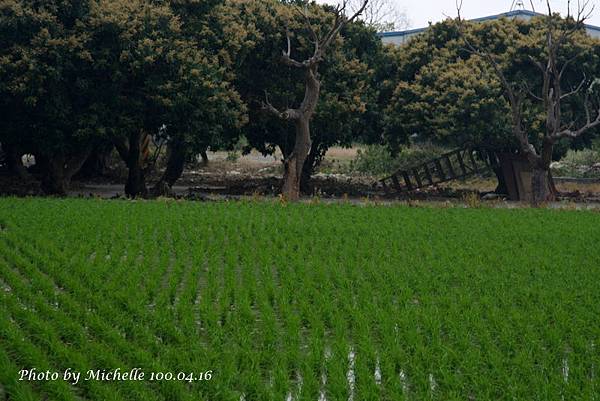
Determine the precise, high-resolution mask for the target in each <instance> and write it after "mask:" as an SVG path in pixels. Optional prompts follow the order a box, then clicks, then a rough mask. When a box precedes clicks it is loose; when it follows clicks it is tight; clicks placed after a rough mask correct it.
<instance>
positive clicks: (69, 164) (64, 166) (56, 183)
mask: <svg viewBox="0 0 600 401" xmlns="http://www.w3.org/2000/svg"><path fill="white" fill-rule="evenodd" d="M90 152H91V147H88V148H85V149H83V150H81V151H78V152H76V153H73V154H71V155H70V156H69V157H67V156H66V155H65V154H64V152H58V153H55V154H52V155H46V154H44V153H41V152H40V153H37V154H36V155H35V160H36V164H38V163H39V165H40V167H41V172H42V190H43V191H44V193H46V194H48V195H59V196H65V195H66V194H67V190H68V188H69V185H70V184H71V179H72V178H73V176H74V175H75V174H76V173H77V172H78V171H79V170H80V169H81V166H82V165H83V163H85V161H86V159H87V158H88V157H89V155H90Z"/></svg>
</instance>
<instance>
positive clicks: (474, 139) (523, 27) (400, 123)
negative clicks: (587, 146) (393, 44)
mask: <svg viewBox="0 0 600 401" xmlns="http://www.w3.org/2000/svg"><path fill="white" fill-rule="evenodd" d="M563 23H566V22H563ZM464 34H465V35H466V36H468V40H469V42H470V43H471V44H472V46H473V47H475V48H481V49H486V51H487V52H489V54H493V55H494V58H495V59H496V60H498V63H499V65H501V68H502V70H503V71H505V74H506V76H507V77H510V79H511V80H513V81H515V82H519V83H520V85H522V88H523V90H524V91H526V92H529V91H530V90H531V89H532V88H537V87H539V85H540V78H539V70H538V69H537V68H536V67H535V66H534V65H533V63H532V62H531V58H539V57H543V54H544V52H545V49H543V48H542V47H540V43H543V41H544V39H543V38H544V36H545V34H546V24H545V20H544V19H543V18H534V19H533V20H531V21H524V20H519V19H510V20H509V19H501V20H497V21H490V22H486V23H465V24H464ZM572 39H573V40H572V41H571V42H570V44H568V45H566V46H565V47H564V48H563V49H562V50H563V51H562V53H561V54H560V60H561V62H564V61H566V60H568V59H571V58H573V57H575V59H573V60H574V63H573V65H574V66H575V65H576V66H577V68H573V69H569V70H568V71H566V73H565V77H564V79H565V81H564V82H565V84H567V86H572V85H576V84H579V83H580V82H581V79H582V77H583V76H584V75H585V76H588V77H591V76H593V75H594V73H595V71H597V68H598V64H597V63H598V59H597V57H596V56H594V55H593V54H594V52H595V51H596V50H595V49H597V46H598V45H597V42H596V41H594V40H593V39H592V38H590V37H589V36H587V35H586V34H585V33H584V32H581V31H579V32H576V33H575V34H574V36H573V38H572ZM395 52H396V59H397V63H398V75H397V79H398V84H397V86H396V89H395V90H394V93H393V96H392V101H391V102H390V105H389V107H388V109H387V118H386V130H385V137H386V142H387V143H388V144H389V145H390V147H391V148H392V150H394V151H397V150H398V149H399V147H400V146H402V145H403V144H404V143H406V142H407V141H408V139H409V138H410V137H411V136H418V137H420V138H423V139H427V140H433V141H434V142H438V143H442V144H445V145H450V146H463V145H465V144H474V145H477V146H480V147H488V148H490V149H493V150H496V151H501V152H512V153H514V152H518V151H519V149H520V146H519V143H518V141H517V138H516V137H515V136H514V134H513V132H512V129H511V125H512V119H511V107H510V103H509V101H507V98H506V97H505V96H504V94H505V91H504V87H503V84H502V82H501V80H500V79H499V78H498V76H497V74H496V73H495V71H494V69H493V67H492V65H490V64H489V63H482V62H481V59H480V57H478V56H477V55H476V54H474V53H473V51H471V50H470V49H468V48H467V46H466V45H465V42H464V40H463V38H462V37H461V32H460V29H459V26H458V25H457V24H456V23H455V21H451V20H448V21H445V22H442V23H439V24H436V25H433V26H432V27H430V29H428V30H427V31H426V32H425V33H424V34H422V35H420V36H418V37H416V38H414V39H412V40H411V41H410V44H409V45H407V46H403V47H399V48H397V49H396V50H395ZM523 101H524V102H525V104H526V105H527V107H524V108H523V111H524V112H523V114H522V119H523V124H524V125H525V126H527V127H528V130H529V131H530V132H531V133H532V134H533V133H535V132H539V129H540V128H541V127H542V126H543V124H544V120H545V111H544V109H543V107H540V105H539V104H537V102H536V101H535V99H533V98H532V97H528V98H524V99H523ZM564 106H565V112H567V109H568V110H569V113H571V115H573V116H576V118H582V117H584V114H585V113H584V112H583V108H582V107H578V102H577V101H576V99H570V100H569V102H566V103H565V104H564ZM579 106H581V104H580V103H579ZM592 134H593V133H590V135H592ZM531 140H532V143H534V144H535V145H536V146H539V145H540V144H541V140H540V138H539V137H537V135H531ZM581 140H583V141H587V140H588V138H587V137H584V138H581ZM567 149H568V143H566V142H559V143H557V146H556V147H555V148H554V149H553V156H554V158H555V159H557V158H559V157H560V156H561V155H562V154H564V152H565V151H566V150H567ZM497 173H498V175H499V178H501V174H500V171H498V172H497ZM500 183H501V184H502V182H500ZM499 189H500V188H499Z"/></svg>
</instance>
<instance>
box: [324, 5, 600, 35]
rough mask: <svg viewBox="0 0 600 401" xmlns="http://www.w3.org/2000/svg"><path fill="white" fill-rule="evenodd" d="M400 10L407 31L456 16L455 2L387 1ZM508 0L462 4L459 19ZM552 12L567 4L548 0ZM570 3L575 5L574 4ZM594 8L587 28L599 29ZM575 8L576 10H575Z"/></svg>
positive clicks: (496, 9) (502, 8)
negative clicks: (406, 24)
mask: <svg viewBox="0 0 600 401" xmlns="http://www.w3.org/2000/svg"><path fill="white" fill-rule="evenodd" d="M391 1H394V2H395V3H396V4H397V7H398V8H399V9H401V10H405V12H406V14H407V16H408V18H409V20H410V27H411V28H423V27H426V26H427V24H428V23H429V22H430V21H431V22H439V21H441V20H443V19H444V18H445V15H450V16H452V17H454V16H456V2H455V0H391ZM317 2H319V3H330V4H335V3H337V2H338V0H317ZM512 3H513V1H512V0H463V11H462V13H463V16H464V17H465V18H478V17H486V16H488V15H494V14H499V13H503V12H507V11H509V10H510V7H511V5H512ZM524 3H525V5H526V8H527V9H528V10H530V9H531V5H530V4H531V3H530V1H529V0H524ZM550 3H551V4H552V6H553V8H554V9H555V10H557V11H559V12H561V13H566V9H567V0H551V1H550ZM572 3H574V4H575V5H576V4H577V0H573V1H572ZM591 3H592V4H594V5H595V6H596V10H595V12H594V14H593V16H592V17H591V18H590V20H589V21H588V24H592V25H598V26H600V0H595V1H594V0H592V1H591ZM545 4H546V1H545V0H533V5H534V7H535V9H536V11H538V12H544V11H545V10H546V5H545ZM575 7H576V6H575Z"/></svg>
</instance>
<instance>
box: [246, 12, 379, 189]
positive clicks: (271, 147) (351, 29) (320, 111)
mask: <svg viewBox="0 0 600 401" xmlns="http://www.w3.org/2000/svg"><path fill="white" fill-rule="evenodd" d="M237 4H238V6H239V7H240V9H241V15H243V16H245V23H246V26H248V27H250V28H249V29H248V30H249V32H250V34H249V39H251V43H252V44H253V47H252V48H253V51H252V52H251V53H250V54H248V56H247V57H246V58H244V59H243V60H241V67H240V68H239V70H238V71H239V72H238V74H237V78H236V87H237V88H238V90H239V91H240V94H241V95H242V98H243V99H244V100H245V101H246V103H247V104H248V107H249V109H250V113H249V117H250V121H249V124H248V125H247V126H246V127H245V128H244V134H245V136H246V137H247V139H248V140H249V143H250V146H252V147H254V148H256V149H258V150H259V151H261V152H263V153H264V154H272V153H274V152H275V151H276V150H277V149H280V150H281V153H282V155H283V158H284V160H288V159H289V158H290V156H291V155H292V152H293V148H294V145H295V139H296V135H295V127H294V124H293V123H292V122H291V121H289V120H283V121H282V120H281V119H279V118H277V117H275V118H274V116H273V114H269V113H265V110H264V107H263V106H264V103H265V102H266V100H267V99H265V93H266V94H267V95H268V103H271V104H272V105H275V106H277V108H279V107H285V108H294V107H297V106H298V99H302V96H303V94H304V93H305V89H306V88H305V80H304V79H305V77H304V74H303V73H304V72H303V71H301V69H299V68H294V67H290V66H288V65H285V64H283V63H282V62H281V58H282V50H285V49H287V37H286V31H287V32H288V33H289V37H290V48H291V49H292V57H293V58H295V59H297V60H299V59H303V60H304V59H307V58H310V57H311V56H312V55H313V53H314V47H313V44H312V43H311V40H312V41H313V42H314V40H313V39H312V38H313V36H312V33H311V31H310V27H309V26H307V19H306V18H305V17H304V16H303V15H302V13H304V14H305V15H306V17H307V18H308V19H309V21H310V23H311V26H312V28H313V29H314V31H315V34H317V36H318V37H323V36H324V35H326V34H327V29H328V28H329V27H330V26H331V24H332V23H333V14H332V13H331V11H332V9H331V7H321V6H318V5H315V4H306V3H303V2H299V3H298V4H300V7H307V9H303V8H300V10H305V11H302V13H299V12H298V8H297V7H294V5H288V4H282V3H281V2H278V1H265V2H251V1H243V0H241V1H238V2H237ZM383 54H384V50H383V46H382V44H381V41H380V40H379V38H377V36H376V34H375V31H374V30H373V29H370V28H367V27H365V26H364V24H363V23H361V22H352V23H348V24H346V25H345V26H344V27H342V29H341V37H340V36H338V37H336V38H335V39H334V42H333V45H332V46H331V47H330V48H329V51H328V53H327V55H326V56H325V57H324V59H323V60H322V61H321V62H320V65H319V77H320V81H321V85H320V100H319V102H318V105H317V107H316V109H315V111H314V114H313V116H312V120H311V123H310V128H311V129H310V131H311V132H310V139H311V142H312V146H310V148H309V149H310V150H309V152H308V154H307V156H306V162H305V163H304V164H303V171H302V173H303V174H301V176H302V177H301V178H302V184H303V185H302V187H303V188H304V189H307V185H306V183H307V182H308V178H309V177H310V175H311V174H312V172H313V171H314V168H316V167H317V166H318V164H319V163H320V161H321V159H322V157H323V156H324V154H325V152H326V151H327V149H328V148H329V147H330V146H332V145H335V144H339V145H350V144H351V143H352V141H353V140H356V139H358V138H362V137H366V138H373V137H377V135H376V134H374V133H375V132H378V131H379V130H378V128H377V127H380V126H381V125H380V124H374V125H371V124H366V122H367V121H369V122H370V121H373V122H378V121H381V118H380V113H381V110H380V108H379V105H378V103H377V101H378V94H379V87H378V83H377V82H376V78H377V76H378V71H379V68H380V67H381V66H382V65H383V64H384V63H383V61H382V60H383V59H384V56H383ZM257 71H260V72H261V73H260V74H258V73H257ZM361 126H362V127H368V129H366V130H361V128H360V127H361Z"/></svg>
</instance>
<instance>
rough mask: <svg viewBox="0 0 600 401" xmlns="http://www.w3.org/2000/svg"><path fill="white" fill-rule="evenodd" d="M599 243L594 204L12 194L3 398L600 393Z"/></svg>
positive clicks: (5, 253) (6, 241)
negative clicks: (441, 204)
mask: <svg viewBox="0 0 600 401" xmlns="http://www.w3.org/2000/svg"><path fill="white" fill-rule="evenodd" d="M599 244H600V213H594V212H577V211H551V210H532V209H519V210H497V209H485V208H483V209H462V208H447V209H434V208H408V207H400V206H398V207H376V206H353V205H307V204H297V205H282V204H279V203H275V202H234V203H226V202H223V203H191V202H160V201H158V202H129V201H96V200H53V199H12V198H4V199H0V400H11V401H12V400H36V401H39V400H51V401H55V400H115V401H116V400H169V401H176V400H190V401H192V400H193V401H202V400H206V401H209V400H210V401H212V400H216V401H220V400H231V401H240V400H246V401H250V400H280V401H291V400H312V401H318V400H321V401H324V400H351V401H352V400H353V401H361V400H440V401H450V400H461V401H471V400H528V401H531V400H598V399H600V379H599V378H598V374H599V373H600V351H599V347H600V291H599V288H600V246H599ZM136 368H137V369H139V371H141V372H144V373H145V377H144V378H143V380H142V379H139V376H138V378H137V379H136V380H132V379H131V377H133V376H130V377H129V379H123V377H118V375H116V374H114V373H112V376H111V373H110V372H114V370H115V369H120V371H121V372H130V371H131V370H132V369H136ZM32 369H36V371H35V372H37V373H43V372H48V373H49V374H52V373H53V372H56V373H57V374H59V375H60V377H59V378H58V379H56V380H52V377H49V378H44V377H41V379H39V380H38V379H37V378H38V377H40V376H36V375H35V374H34V375H30V376H29V379H28V378H27V377H25V378H24V379H23V380H20V379H21V378H22V377H21V376H22V375H23V374H24V373H23V371H25V370H28V371H30V372H31V371H32ZM90 370H91V371H92V372H97V374H98V376H97V377H93V378H92V379H90V380H84V376H85V375H86V372H88V371H90ZM65 371H69V372H81V379H80V380H79V381H78V382H77V384H74V381H68V380H64V379H63V378H64V372H65ZM35 372H34V373H35ZM102 375H104V376H102ZM132 375H133V374H132ZM102 378H103V379H102ZM115 378H117V380H115Z"/></svg>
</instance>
